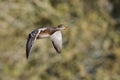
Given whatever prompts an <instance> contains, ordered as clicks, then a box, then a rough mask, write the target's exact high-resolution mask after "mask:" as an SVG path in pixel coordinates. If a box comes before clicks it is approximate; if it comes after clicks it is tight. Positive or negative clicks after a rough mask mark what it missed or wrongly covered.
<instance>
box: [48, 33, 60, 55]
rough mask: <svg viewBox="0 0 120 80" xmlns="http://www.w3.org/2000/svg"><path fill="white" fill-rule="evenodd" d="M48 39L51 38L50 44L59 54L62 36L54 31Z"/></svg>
mask: <svg viewBox="0 0 120 80" xmlns="http://www.w3.org/2000/svg"><path fill="white" fill-rule="evenodd" d="M50 37H51V40H52V43H53V46H54V48H55V50H56V51H57V52H58V53H61V49H62V34H61V31H56V32H55V33H53V34H52V35H51V36H50Z"/></svg>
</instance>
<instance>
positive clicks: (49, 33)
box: [26, 24, 69, 59]
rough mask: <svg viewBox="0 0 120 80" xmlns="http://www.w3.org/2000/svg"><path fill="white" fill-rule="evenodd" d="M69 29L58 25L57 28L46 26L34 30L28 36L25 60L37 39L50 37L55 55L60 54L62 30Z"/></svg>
mask: <svg viewBox="0 0 120 80" xmlns="http://www.w3.org/2000/svg"><path fill="white" fill-rule="evenodd" d="M67 29H69V27H66V26H64V25H63V24H60V25H58V26H46V27H42V28H39V29H35V30H33V31H32V32H30V33H29V34H28V38H27V43H26V58H27V59H28V57H29V54H30V51H31V48H32V46H33V44H34V42H35V41H36V40H38V39H43V38H47V37H50V39H51V41H52V44H53V47H54V48H55V50H56V52H57V53H61V49H62V33H61V31H62V30H67Z"/></svg>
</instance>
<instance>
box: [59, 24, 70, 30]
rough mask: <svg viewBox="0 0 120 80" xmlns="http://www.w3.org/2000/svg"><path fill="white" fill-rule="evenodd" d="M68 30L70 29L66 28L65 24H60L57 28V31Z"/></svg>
mask: <svg viewBox="0 0 120 80" xmlns="http://www.w3.org/2000/svg"><path fill="white" fill-rule="evenodd" d="M67 29H69V28H68V27H66V26H64V25H63V24H60V25H58V26H57V30H60V31H61V30H67Z"/></svg>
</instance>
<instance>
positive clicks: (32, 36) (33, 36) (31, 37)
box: [26, 30, 38, 58]
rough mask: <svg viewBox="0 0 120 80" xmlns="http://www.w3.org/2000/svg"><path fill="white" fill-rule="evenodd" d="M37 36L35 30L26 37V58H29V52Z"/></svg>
mask: <svg viewBox="0 0 120 80" xmlns="http://www.w3.org/2000/svg"><path fill="white" fill-rule="evenodd" d="M37 34H38V30H35V31H33V32H31V33H30V34H29V35H28V39H27V43H26V58H28V57H29V53H30V50H31V48H32V45H33V43H34V41H35V40H36V37H37Z"/></svg>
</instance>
